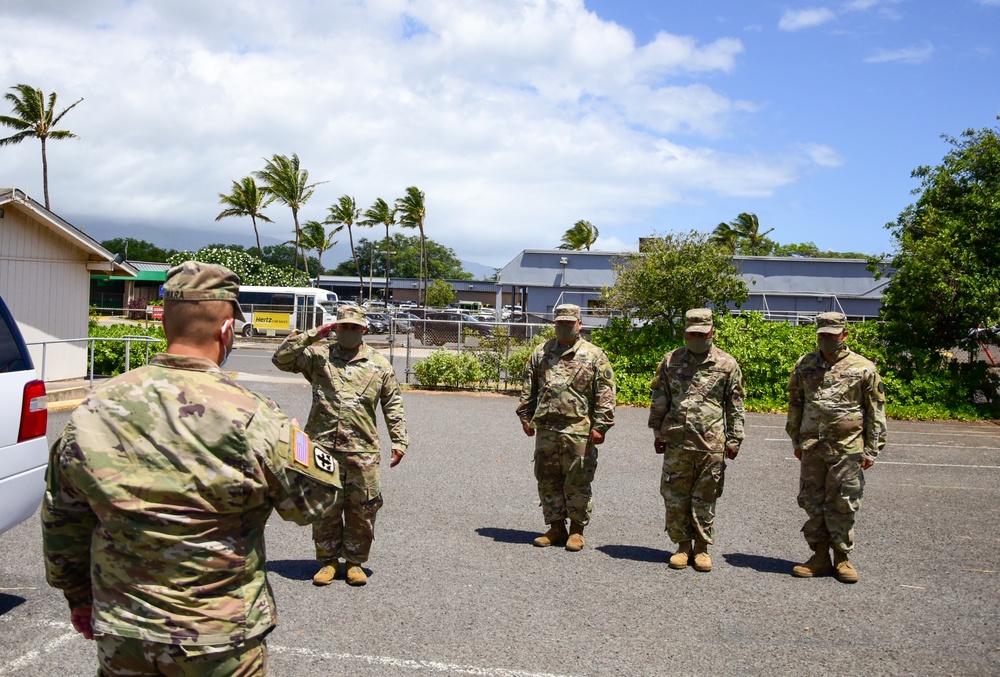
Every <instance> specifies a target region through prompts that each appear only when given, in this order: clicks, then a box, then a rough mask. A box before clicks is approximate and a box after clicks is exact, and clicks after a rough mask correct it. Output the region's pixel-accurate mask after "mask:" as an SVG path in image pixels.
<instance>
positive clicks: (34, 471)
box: [0, 298, 49, 533]
mask: <svg viewBox="0 0 1000 677" xmlns="http://www.w3.org/2000/svg"><path fill="white" fill-rule="evenodd" d="M48 416H49V413H48V402H47V400H46V397H45V384H44V383H43V382H42V381H39V380H38V379H37V378H36V377H35V367H34V365H33V364H32V363H31V355H29V354H28V348H27V347H26V346H25V345H24V339H23V338H22V337H21V332H20V330H18V328H17V323H15V322H14V318H13V316H12V315H11V314H10V311H8V310H7V306H6V305H4V302H3V299H2V298H0V533H2V532H4V531H7V530H8V529H10V528H11V527H13V526H16V525H18V524H20V523H21V522H23V521H24V520H26V519H28V518H29V517H31V516H32V515H33V514H35V510H37V509H38V506H39V505H40V504H41V502H42V496H43V495H44V494H45V467H46V466H47V465H48V460H49V446H48V442H47V441H46V439H45V429H46V426H47V425H48Z"/></svg>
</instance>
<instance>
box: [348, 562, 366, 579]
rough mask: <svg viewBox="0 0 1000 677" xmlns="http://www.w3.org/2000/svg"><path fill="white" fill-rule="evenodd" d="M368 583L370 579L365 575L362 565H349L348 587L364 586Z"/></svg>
mask: <svg viewBox="0 0 1000 677" xmlns="http://www.w3.org/2000/svg"><path fill="white" fill-rule="evenodd" d="M367 582H368V577H367V576H366V575H365V571H364V569H362V568H361V565H360V564H354V563H353V562H348V563H347V584H348V585H364V584H365V583H367Z"/></svg>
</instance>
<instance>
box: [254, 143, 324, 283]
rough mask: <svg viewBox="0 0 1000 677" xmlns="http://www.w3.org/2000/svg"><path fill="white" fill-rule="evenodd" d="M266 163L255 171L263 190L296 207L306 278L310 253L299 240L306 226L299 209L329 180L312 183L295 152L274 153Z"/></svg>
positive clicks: (299, 246) (297, 234)
mask: <svg viewBox="0 0 1000 677" xmlns="http://www.w3.org/2000/svg"><path fill="white" fill-rule="evenodd" d="M264 162H265V163H266V164H265V165H264V169H262V170H260V171H259V172H254V173H255V174H256V175H257V178H258V179H260V180H261V181H262V182H263V183H264V188H263V190H264V191H265V192H266V193H267V194H268V195H273V196H274V197H275V198H276V199H277V200H278V202H281V203H282V204H284V205H288V208H289V209H291V210H292V221H294V222H295V249H296V251H301V254H302V266H303V269H304V270H305V273H306V277H311V276H310V275H309V263H308V261H307V260H306V252H305V250H304V249H302V247H301V245H300V243H299V240H300V239H301V236H302V229H301V228H300V227H299V209H301V208H302V205H304V204H305V203H306V202H307V201H308V200H309V198H311V197H312V195H313V193H314V192H315V190H316V186H318V185H319V184H321V183H326V182H325V181H319V182H317V183H309V172H308V171H307V170H305V169H302V167H301V165H300V163H299V156H298V155H296V154H295V153H292V157H288V156H287V155H274V156H272V157H271V159H270V160H268V159H267V158H264Z"/></svg>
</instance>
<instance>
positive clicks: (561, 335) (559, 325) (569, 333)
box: [556, 322, 580, 343]
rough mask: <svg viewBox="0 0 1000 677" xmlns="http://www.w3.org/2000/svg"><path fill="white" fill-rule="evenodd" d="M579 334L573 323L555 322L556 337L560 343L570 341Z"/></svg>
mask: <svg viewBox="0 0 1000 677" xmlns="http://www.w3.org/2000/svg"><path fill="white" fill-rule="evenodd" d="M579 334H580V332H579V331H577V329H576V325H575V324H570V323H569V322H556V338H557V339H558V340H559V342H560V343H572V342H573V341H575V340H576V337H577V336H578V335H579Z"/></svg>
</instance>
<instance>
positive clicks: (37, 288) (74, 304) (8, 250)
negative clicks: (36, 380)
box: [0, 203, 90, 381]
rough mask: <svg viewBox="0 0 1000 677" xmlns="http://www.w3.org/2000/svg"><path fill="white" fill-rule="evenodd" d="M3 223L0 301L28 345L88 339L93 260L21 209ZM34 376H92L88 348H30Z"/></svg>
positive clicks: (12, 209) (8, 212)
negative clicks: (88, 264)
mask: <svg viewBox="0 0 1000 677" xmlns="http://www.w3.org/2000/svg"><path fill="white" fill-rule="evenodd" d="M3 211H4V215H3V218H0V295H2V296H3V299H4V301H5V302H6V303H7V306H8V307H9V308H10V310H11V312H12V313H13V314H14V317H15V319H16V320H17V323H18V325H19V326H20V328H21V332H22V333H23V334H24V340H25V341H26V342H27V343H33V342H37V341H51V340H55V339H76V338H86V336H87V316H88V304H89V294H90V272H89V271H88V270H87V258H88V255H87V253H86V252H85V251H83V250H82V249H80V248H78V247H75V246H73V245H72V244H71V243H70V242H69V241H67V240H66V239H65V238H63V237H60V236H58V235H56V234H55V233H53V232H52V231H51V230H50V228H49V227H48V225H47V224H43V223H40V222H39V221H37V220H36V219H34V218H33V217H32V215H31V214H30V212H27V211H22V210H21V209H19V208H18V206H17V205H16V204H13V203H7V204H5V205H3ZM30 350H31V358H32V360H33V361H34V363H35V371H36V372H37V373H38V375H39V377H42V376H43V367H44V378H45V380H46V381H57V380H62V379H70V378H82V377H84V376H86V374H87V368H88V365H87V342H86V341H81V342H77V343H71V344H58V345H50V346H48V347H47V348H45V349H44V354H43V348H42V347H41V346H30Z"/></svg>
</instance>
